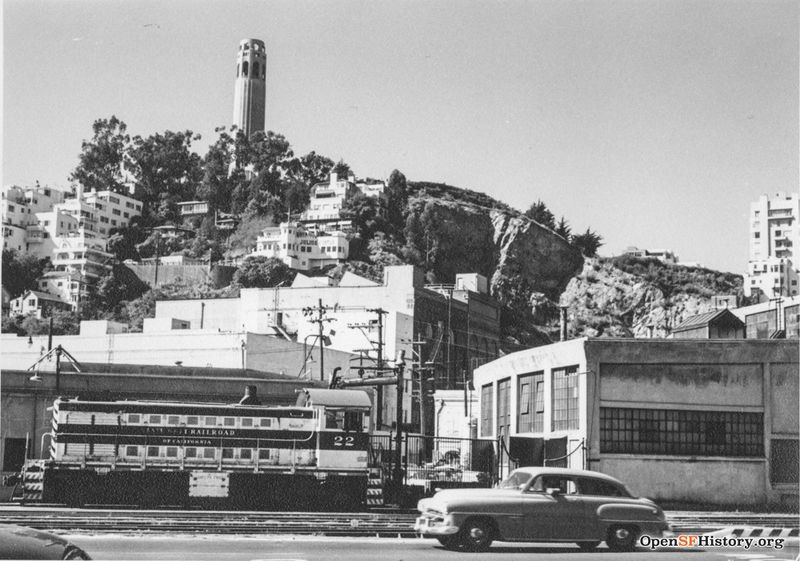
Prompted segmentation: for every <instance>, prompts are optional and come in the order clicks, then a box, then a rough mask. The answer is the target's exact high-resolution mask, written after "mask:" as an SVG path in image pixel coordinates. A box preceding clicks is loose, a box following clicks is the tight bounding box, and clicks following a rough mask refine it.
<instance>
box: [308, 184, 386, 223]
mask: <svg viewBox="0 0 800 561" xmlns="http://www.w3.org/2000/svg"><path fill="white" fill-rule="evenodd" d="M385 188H386V184H385V183H384V182H382V181H377V180H364V181H356V178H355V176H353V175H351V176H350V177H348V178H346V179H339V176H338V175H337V174H336V172H331V174H330V180H329V181H328V182H327V183H325V182H322V183H317V184H315V185H313V186H312V187H311V195H310V201H309V204H308V209H307V210H306V211H305V212H303V214H302V215H300V222H301V223H302V224H303V225H304V226H305V227H306V229H307V230H308V231H312V232H315V231H328V232H330V231H341V232H345V233H349V232H350V231H351V230H352V228H353V223H352V221H351V220H348V219H343V218H342V215H341V212H342V208H343V207H344V204H345V202H346V201H347V200H349V199H351V198H352V197H354V196H355V195H356V194H359V193H361V194H363V195H366V196H367V197H381V196H383V192H384V189H385Z"/></svg>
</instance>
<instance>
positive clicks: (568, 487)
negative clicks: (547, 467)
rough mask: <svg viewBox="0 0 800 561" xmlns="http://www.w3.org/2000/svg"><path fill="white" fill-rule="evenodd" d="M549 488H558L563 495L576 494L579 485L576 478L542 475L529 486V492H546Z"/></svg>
mask: <svg viewBox="0 0 800 561" xmlns="http://www.w3.org/2000/svg"><path fill="white" fill-rule="evenodd" d="M548 489H558V490H559V492H560V493H561V494H562V495H575V494H577V492H578V487H577V485H575V480H574V479H573V478H571V477H566V476H563V475H546V474H545V475H540V476H539V477H537V478H536V480H535V481H534V482H533V485H531V486H530V487H529V488H528V492H534V493H544V492H545V491H547V490H548Z"/></svg>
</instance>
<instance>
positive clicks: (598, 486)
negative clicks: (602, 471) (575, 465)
mask: <svg viewBox="0 0 800 561" xmlns="http://www.w3.org/2000/svg"><path fill="white" fill-rule="evenodd" d="M576 482H577V484H578V492H579V496H580V497H581V500H582V502H583V503H584V505H585V510H586V514H585V518H586V529H587V531H588V532H590V535H589V536H587V537H590V538H591V537H594V538H595V539H599V540H603V539H605V532H606V528H605V527H604V525H603V524H602V523H601V521H600V518H599V516H598V514H597V511H598V509H599V508H600V507H601V506H603V505H605V504H609V503H625V502H627V501H628V500H630V499H629V498H628V497H627V493H626V492H625V490H624V489H621V488H619V487H618V486H617V485H614V484H613V483H611V482H609V481H605V480H602V479H598V478H594V477H578V478H576Z"/></svg>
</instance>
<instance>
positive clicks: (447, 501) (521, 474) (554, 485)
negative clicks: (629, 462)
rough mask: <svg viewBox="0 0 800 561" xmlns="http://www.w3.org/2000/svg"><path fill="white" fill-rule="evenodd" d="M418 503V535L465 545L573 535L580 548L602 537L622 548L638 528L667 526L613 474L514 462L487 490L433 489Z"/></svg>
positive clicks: (654, 530)
mask: <svg viewBox="0 0 800 561" xmlns="http://www.w3.org/2000/svg"><path fill="white" fill-rule="evenodd" d="M417 508H418V509H419V511H420V513H421V515H420V516H419V517H418V518H417V521H416V524H415V526H414V529H415V530H416V531H417V532H418V533H419V534H422V535H423V536H424V537H433V538H436V539H438V540H439V542H440V543H441V544H442V545H444V546H445V547H446V548H448V549H465V550H468V551H485V550H487V549H488V548H489V546H490V545H491V544H492V541H493V540H501V541H521V542H574V543H577V544H578V546H579V547H580V548H581V549H584V550H592V549H594V548H595V547H597V546H598V545H599V544H600V542H602V541H605V542H606V544H607V545H608V547H609V548H611V549H613V550H616V551H626V550H632V549H633V548H634V547H635V546H636V541H637V539H638V537H639V536H640V535H642V534H647V535H650V536H661V535H662V534H663V533H664V532H665V531H667V530H669V525H668V524H667V522H666V518H665V516H664V511H663V510H661V508H659V506H658V505H656V504H655V503H654V502H653V501H651V500H650V499H644V498H637V497H634V496H633V495H632V494H631V492H630V491H629V490H628V489H627V488H626V487H625V485H624V484H622V483H621V482H620V481H618V480H616V479H614V478H613V477H610V476H608V475H604V474H602V473H598V472H594V471H584V470H576V469H564V468H547V467H526V468H520V469H517V470H514V471H512V472H511V474H509V476H508V478H506V479H505V480H504V481H502V482H501V483H500V484H499V485H498V486H497V487H495V488H493V489H450V490H446V491H439V492H438V493H436V494H435V495H434V496H433V497H430V498H427V499H422V500H421V501H419V504H418V505H417Z"/></svg>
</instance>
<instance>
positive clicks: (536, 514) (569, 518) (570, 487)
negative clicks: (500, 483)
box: [522, 474, 586, 541]
mask: <svg viewBox="0 0 800 561" xmlns="http://www.w3.org/2000/svg"><path fill="white" fill-rule="evenodd" d="M548 489H557V490H558V492H555V493H548V492H547V490H548ZM522 500H523V512H524V525H523V527H524V533H525V534H526V536H525V537H526V538H527V539H532V540H537V541H548V540H555V541H557V540H575V539H581V538H583V537H584V536H585V533H586V532H585V522H584V517H585V516H584V515H585V511H584V506H583V503H582V501H581V497H580V495H578V493H577V486H576V484H575V481H574V479H573V478H572V477H569V476H564V475H548V474H542V475H539V476H537V477H536V479H535V480H534V481H533V482H532V483H531V485H530V486H529V487H528V489H527V490H526V491H525V492H524V493H523V494H522Z"/></svg>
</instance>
